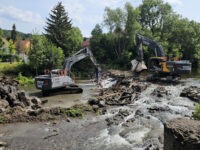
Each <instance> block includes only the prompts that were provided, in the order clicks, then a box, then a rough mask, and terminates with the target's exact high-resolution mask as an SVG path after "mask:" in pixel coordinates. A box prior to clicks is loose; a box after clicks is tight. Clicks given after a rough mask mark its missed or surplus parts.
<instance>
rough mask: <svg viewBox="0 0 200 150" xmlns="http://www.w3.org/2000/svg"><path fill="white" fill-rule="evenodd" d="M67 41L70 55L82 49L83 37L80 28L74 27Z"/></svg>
mask: <svg viewBox="0 0 200 150" xmlns="http://www.w3.org/2000/svg"><path fill="white" fill-rule="evenodd" d="M67 41H68V44H67V49H68V51H69V52H68V53H69V55H71V54H74V53H75V52H76V51H77V50H78V49H80V48H81V44H82V43H83V37H82V34H81V31H80V30H79V28H77V27H72V29H71V30H69V34H68V38H67Z"/></svg>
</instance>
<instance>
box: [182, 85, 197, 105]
mask: <svg viewBox="0 0 200 150" xmlns="http://www.w3.org/2000/svg"><path fill="white" fill-rule="evenodd" d="M180 96H182V97H188V98H189V99H191V100H193V101H195V102H200V88H199V87H197V86H190V87H188V88H185V89H183V91H182V92H181V94H180Z"/></svg>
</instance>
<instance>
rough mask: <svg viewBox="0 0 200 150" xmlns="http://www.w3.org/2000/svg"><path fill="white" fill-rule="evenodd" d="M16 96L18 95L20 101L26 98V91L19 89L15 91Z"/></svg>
mask: <svg viewBox="0 0 200 150" xmlns="http://www.w3.org/2000/svg"><path fill="white" fill-rule="evenodd" d="M17 96H18V98H19V100H20V101H23V100H24V99H25V98H26V93H25V91H24V90H21V91H18V92H17Z"/></svg>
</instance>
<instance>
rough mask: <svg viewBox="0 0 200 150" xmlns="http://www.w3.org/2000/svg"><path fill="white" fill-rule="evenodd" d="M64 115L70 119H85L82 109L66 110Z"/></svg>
mask: <svg viewBox="0 0 200 150" xmlns="http://www.w3.org/2000/svg"><path fill="white" fill-rule="evenodd" d="M64 113H65V114H66V115H67V116H69V117H80V118H83V114H84V112H83V110H82V109H80V108H70V109H67V110H65V112H64Z"/></svg>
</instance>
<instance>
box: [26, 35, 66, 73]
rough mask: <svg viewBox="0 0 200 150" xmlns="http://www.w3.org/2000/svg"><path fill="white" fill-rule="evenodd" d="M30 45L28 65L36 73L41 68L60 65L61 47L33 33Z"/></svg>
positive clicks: (62, 58)
mask: <svg viewBox="0 0 200 150" xmlns="http://www.w3.org/2000/svg"><path fill="white" fill-rule="evenodd" d="M31 45H32V46H31V49H30V52H29V54H28V56H29V60H30V66H31V67H33V69H35V70H36V74H38V71H39V72H41V71H43V69H52V68H54V67H61V66H62V62H63V60H64V55H63V52H62V50H61V48H57V47H56V46H54V45H53V44H52V43H51V42H49V41H48V40H47V39H46V38H45V37H44V36H40V35H38V34H34V35H33V37H32V39H31Z"/></svg>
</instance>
